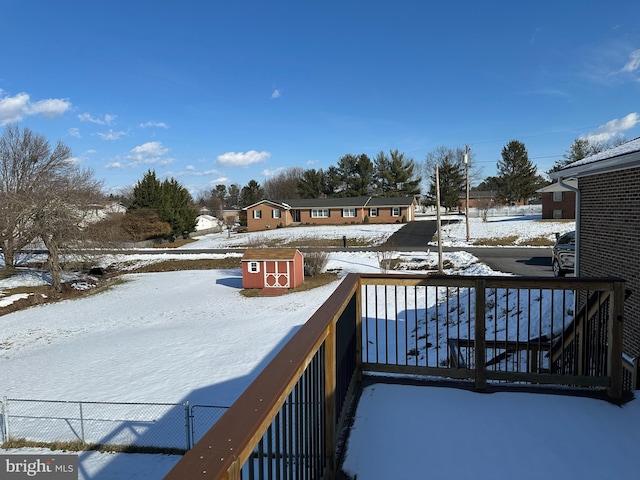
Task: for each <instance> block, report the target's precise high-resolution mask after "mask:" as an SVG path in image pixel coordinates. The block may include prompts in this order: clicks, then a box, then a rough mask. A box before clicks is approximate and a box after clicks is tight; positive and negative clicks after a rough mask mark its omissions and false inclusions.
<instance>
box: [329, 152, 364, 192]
mask: <svg viewBox="0 0 640 480" xmlns="http://www.w3.org/2000/svg"><path fill="white" fill-rule="evenodd" d="M337 169H338V172H339V176H340V178H341V180H342V182H341V183H342V185H341V188H340V192H339V194H340V196H342V197H360V196H363V195H367V194H368V193H369V191H370V189H371V181H372V180H373V163H372V162H371V160H370V159H369V157H368V156H366V155H365V154H364V153H361V154H360V155H352V154H350V153H348V154H347V155H345V156H343V157H342V158H341V159H340V160H339V161H338V168H337Z"/></svg>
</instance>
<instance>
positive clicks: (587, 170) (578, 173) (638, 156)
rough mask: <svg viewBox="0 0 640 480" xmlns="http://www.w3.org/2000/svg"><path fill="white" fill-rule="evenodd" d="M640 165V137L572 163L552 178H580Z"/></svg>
mask: <svg viewBox="0 0 640 480" xmlns="http://www.w3.org/2000/svg"><path fill="white" fill-rule="evenodd" d="M635 167H640V137H638V138H634V139H633V140H630V141H628V142H625V143H623V144H622V145H618V146H617V147H613V148H610V149H609V150H605V151H603V152H600V153H596V154H595V155H590V156H588V157H585V158H583V159H582V160H578V161H576V162H573V163H570V164H569V165H567V166H566V167H564V168H562V169H560V170H558V171H557V172H553V173H551V174H550V175H549V176H550V177H551V178H554V179H556V178H578V177H584V176H588V175H596V174H599V173H606V172H613V171H617V170H624V169H627V168H635Z"/></svg>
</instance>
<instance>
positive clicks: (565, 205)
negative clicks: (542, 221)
mask: <svg viewBox="0 0 640 480" xmlns="http://www.w3.org/2000/svg"><path fill="white" fill-rule="evenodd" d="M564 183H566V184H567V185H569V186H570V187H573V188H576V187H577V186H578V182H577V181H576V180H567V181H566V182H564ZM536 191H537V192H538V193H539V194H540V198H541V201H542V218H555V219H571V220H573V219H574V218H576V193H575V192H574V191H572V190H570V189H569V188H567V187H565V186H562V185H560V184H559V183H558V182H554V183H552V184H551V185H547V186H546V187H543V188H541V189H539V190H536Z"/></svg>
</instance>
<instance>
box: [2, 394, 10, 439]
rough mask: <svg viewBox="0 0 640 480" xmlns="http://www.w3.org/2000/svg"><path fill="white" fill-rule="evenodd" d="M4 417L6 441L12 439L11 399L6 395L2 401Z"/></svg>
mask: <svg viewBox="0 0 640 480" xmlns="http://www.w3.org/2000/svg"><path fill="white" fill-rule="evenodd" d="M2 410H3V412H2V419H3V423H4V434H5V441H7V442H8V441H9V440H11V431H10V430H9V399H8V398H7V397H4V402H3V403H2Z"/></svg>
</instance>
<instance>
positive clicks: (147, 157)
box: [127, 142, 173, 166]
mask: <svg viewBox="0 0 640 480" xmlns="http://www.w3.org/2000/svg"><path fill="white" fill-rule="evenodd" d="M168 152H169V149H168V148H166V147H163V146H162V144H161V143H160V142H147V143H143V144H142V145H138V146H137V147H135V148H133V149H132V150H131V152H130V153H129V155H127V158H129V159H131V160H132V162H131V163H130V166H137V165H140V164H141V163H142V164H150V163H158V164H161V165H167V164H169V163H171V162H173V159H170V158H166V157H165V155H166V154H167V153H168Z"/></svg>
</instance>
